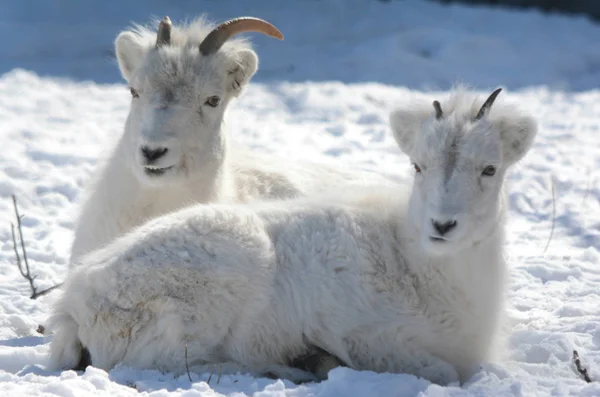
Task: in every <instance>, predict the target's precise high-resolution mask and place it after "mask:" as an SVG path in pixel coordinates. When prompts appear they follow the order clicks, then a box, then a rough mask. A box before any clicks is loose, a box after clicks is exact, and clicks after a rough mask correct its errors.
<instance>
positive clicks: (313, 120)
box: [0, 0, 600, 397]
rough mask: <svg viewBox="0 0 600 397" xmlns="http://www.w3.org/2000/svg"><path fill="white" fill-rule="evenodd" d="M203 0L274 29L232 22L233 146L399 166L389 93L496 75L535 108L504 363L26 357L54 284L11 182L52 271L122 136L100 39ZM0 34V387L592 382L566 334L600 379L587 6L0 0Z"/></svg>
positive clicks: (27, 391)
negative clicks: (246, 54) (250, 372)
mask: <svg viewBox="0 0 600 397" xmlns="http://www.w3.org/2000/svg"><path fill="white" fill-rule="evenodd" d="M539 3H543V4H546V5H548V4H550V3H552V2H551V1H549V0H548V1H539ZM543 4H542V5H543ZM571 4H575V3H574V2H571ZM202 13H206V14H207V16H208V17H209V18H210V19H212V20H214V21H215V22H220V21H223V20H225V19H229V18H233V17H236V16H241V15H252V16H256V17H260V18H263V19H266V20H268V21H270V22H272V23H274V24H275V25H276V26H278V27H279V28H280V29H281V30H282V32H283V33H284V35H285V41H283V42H278V41H276V40H272V39H269V38H265V37H261V36H259V35H257V34H252V35H249V37H251V40H252V41H253V42H254V44H255V50H256V51H257V53H258V55H259V57H260V62H261V63H260V69H259V71H258V73H257V75H256V76H255V78H254V79H253V80H252V82H251V83H250V85H249V87H248V89H247V91H246V93H245V94H244V95H243V96H242V98H240V99H239V100H238V101H236V102H234V103H233V104H232V106H231V107H230V110H229V114H228V121H229V126H230V131H231V138H232V141H233V142H234V143H235V144H239V145H245V146H251V147H253V148H255V149H256V150H263V151H266V152H270V153H278V154H280V155H283V156H287V157H289V158H309V159H312V160H318V161H323V162H329V163H334V164H337V165H340V166H342V167H343V166H347V167H364V168H368V169H372V170H381V171H384V172H386V173H387V174H394V175H395V176H397V178H398V179H408V178H409V177H410V175H411V168H410V164H409V161H408V159H407V158H406V157H405V156H402V155H400V153H399V150H398V148H397V146H396V144H395V143H394V141H393V139H392V138H391V135H390V133H389V127H388V121H387V118H388V114H389V112H390V110H392V109H393V108H394V107H395V106H397V105H398V104H399V103H403V102H406V101H410V100H412V99H414V98H416V97H425V98H427V99H428V100H433V99H442V100H443V99H444V98H445V97H446V96H447V94H448V90H450V89H451V87H452V86H453V85H455V84H457V83H465V84H468V85H469V86H471V87H473V89H475V90H477V91H478V92H480V93H481V95H482V96H483V95H488V94H489V93H490V92H491V90H492V89H494V88H497V87H498V86H502V87H505V88H506V90H505V92H503V93H502V94H501V97H500V98H499V100H509V101H513V102H518V103H519V104H520V106H522V107H523V108H524V109H525V110H527V111H529V112H531V113H532V114H534V115H535V116H536V117H537V118H538V120H539V122H540V132H539V135H538V138H537V141H536V144H535V146H534V148H533V150H532V151H531V153H530V154H529V155H528V156H527V157H526V158H525V160H524V161H523V162H521V163H520V164H519V165H518V166H517V167H515V169H514V171H513V172H512V173H511V175H510V178H509V182H510V187H511V190H510V214H509V225H508V227H509V233H508V246H507V256H508V258H509V263H510V266H511V269H510V275H511V280H510V281H511V284H510V289H509V294H508V309H509V315H510V318H511V321H510V324H509V335H508V339H507V348H506V351H505V356H506V357H504V360H503V361H501V362H496V363H485V365H484V366H483V369H482V371H481V372H480V373H478V374H477V375H476V376H475V377H474V378H473V379H472V380H471V381H470V382H468V383H467V384H466V385H463V386H462V387H459V386H458V385H452V386H450V387H445V388H442V387H439V386H436V385H432V384H430V383H428V382H426V381H424V380H420V379H417V378H415V377H412V376H408V375H390V374H373V373H368V372H356V371H352V370H349V369H344V368H340V369H336V370H334V371H332V372H331V374H330V379H329V380H328V381H326V382H322V383H320V384H309V385H302V386H295V385H292V384H290V383H289V382H281V381H274V380H268V379H253V378H250V377H247V376H243V375H238V376H225V377H223V379H222V380H221V382H220V383H219V384H215V383H214V382H213V383H212V384H210V385H208V384H207V383H206V381H207V379H208V375H209V374H192V378H193V382H189V380H188V379H187V376H183V377H176V376H174V375H172V374H168V373H167V374H163V373H159V372H157V371H136V370H132V369H130V368H125V367H119V368H116V369H114V370H112V371H110V373H108V374H107V373H106V372H104V371H101V370H97V369H93V368H90V369H88V370H87V371H86V373H85V374H76V373H75V372H73V371H66V372H63V373H51V372H47V371H46V370H44V367H43V365H44V360H45V355H46V353H47V350H48V339H44V338H43V337H42V336H41V335H39V334H37V333H36V328H37V326H38V324H43V323H45V321H46V319H47V316H48V313H49V308H50V307H51V305H52V303H53V302H54V300H55V299H56V297H57V296H58V294H59V293H60V292H59V291H56V292H53V293H52V294H50V295H47V296H45V297H42V298H40V299H38V300H30V299H29V286H28V284H27V282H26V280H24V279H23V278H22V277H21V276H20V275H19V273H18V271H17V268H16V265H15V260H14V252H13V246H12V242H11V239H10V228H9V223H10V222H11V221H13V220H14V215H13V209H12V202H11V200H10V195H11V194H16V195H17V196H18V198H19V203H20V206H21V211H22V212H23V213H24V214H25V215H26V217H25V218H24V230H23V232H24V234H25V238H26V240H27V241H26V242H27V246H28V253H29V258H30V263H31V265H32V268H33V273H34V274H36V275H37V279H36V283H37V285H38V286H39V287H40V288H45V287H49V286H51V285H53V284H55V283H58V282H61V281H62V280H63V279H64V277H65V275H66V270H67V260H68V255H69V247H70V243H71V239H72V229H73V220H74V215H75V210H76V208H77V203H78V200H79V198H80V195H81V192H82V189H83V187H84V186H85V184H86V183H87V182H88V181H89V179H90V176H91V174H92V173H93V171H94V170H95V169H96V167H97V165H98V163H99V161H100V160H101V159H102V158H103V157H105V156H106V155H107V154H108V153H109V151H110V145H111V142H114V141H115V139H116V138H118V137H119V136H120V134H121V133H122V128H123V123H124V120H125V117H126V116H127V112H128V107H129V103H130V100H131V99H130V98H131V97H130V94H129V92H128V90H127V87H126V85H125V83H124V81H123V80H122V79H121V77H120V74H119V71H118V68H117V65H116V61H115V60H114V56H113V40H114V38H115V37H116V36H117V34H118V33H119V31H121V30H123V29H125V28H126V27H128V26H130V25H131V23H133V22H136V23H142V24H145V23H147V22H148V21H149V20H150V18H151V17H162V16H164V15H169V16H170V17H171V18H172V20H173V21H174V22H175V23H177V22H179V21H182V20H186V19H188V20H189V19H192V18H194V17H196V16H198V15H199V14H202ZM0 37H1V38H2V39H1V40H0V148H1V149H2V151H1V152H0V395H1V396H42V395H43V396H50V395H59V396H86V395H111V396H121V395H123V396H129V395H136V394H138V393H141V394H144V395H153V396H154V395H155V396H166V395H169V396H187V397H190V396H214V395H231V396H241V395H254V396H257V397H258V396H262V397H270V396H300V397H302V396H324V397H330V396H331V397H333V396H360V397H371V396H373V397H375V396H432V397H439V396H469V397H474V396H478V397H481V396H490V397H491V396H549V395H552V396H568V395H573V396H588V397H592V396H594V397H597V396H600V384H599V383H598V382H595V383H590V384H587V383H585V382H584V381H583V380H582V379H581V377H580V376H579V374H578V373H577V372H576V371H575V369H574V366H573V363H572V361H571V357H572V351H573V349H577V350H578V351H579V353H580V355H581V357H582V360H583V362H584V365H586V366H587V367H589V370H590V375H591V376H592V378H593V379H600V287H599V286H600V150H599V149H600V147H599V139H598V137H599V136H600V135H599V134H600V91H599V88H600V25H599V24H598V23H597V22H594V21H593V20H592V19H590V18H589V17H587V16H584V15H577V14H569V15H561V14H557V13H550V14H549V13H545V12H543V11H541V9H535V8H527V9H522V8H503V7H491V6H485V5H481V4H479V5H477V6H470V5H465V4H458V3H451V4H441V3H439V2H430V1H424V0H421V1H418V0H405V1H401V0H390V1H377V0H305V1H291V0H286V1H284V0H252V1H250V0H240V1H233V0H205V1H199V0H178V1H176V0H169V1H158V0H145V1H117V0H114V1H84V0H70V1H69V0H22V1H21V0H0ZM553 224H555V227H554V230H553ZM551 236H552V239H550V237H551ZM546 245H548V249H547V250H546V249H545V247H546Z"/></svg>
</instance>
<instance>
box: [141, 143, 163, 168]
mask: <svg viewBox="0 0 600 397" xmlns="http://www.w3.org/2000/svg"><path fill="white" fill-rule="evenodd" d="M168 151H169V149H167V148H158V149H150V148H149V147H148V146H143V147H142V154H143V155H144V158H145V159H146V161H148V164H151V163H153V162H155V161H156V160H158V159H159V158H161V157H162V156H164V155H165V154H167V152H168Z"/></svg>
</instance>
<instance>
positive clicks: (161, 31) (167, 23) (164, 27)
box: [156, 17, 173, 48]
mask: <svg viewBox="0 0 600 397" xmlns="http://www.w3.org/2000/svg"><path fill="white" fill-rule="evenodd" d="M172 27H173V24H172V23H171V19H170V18H169V17H164V18H163V19H162V21H160V23H159V24H158V33H157V34H156V48H158V47H162V46H163V45H169V44H171V28H172Z"/></svg>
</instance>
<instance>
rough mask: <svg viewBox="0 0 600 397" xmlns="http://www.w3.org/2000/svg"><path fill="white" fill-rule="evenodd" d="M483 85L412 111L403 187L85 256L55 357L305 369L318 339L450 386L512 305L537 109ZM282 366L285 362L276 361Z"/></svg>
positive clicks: (279, 209) (204, 211) (159, 229)
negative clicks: (512, 186)
mask: <svg viewBox="0 0 600 397" xmlns="http://www.w3.org/2000/svg"><path fill="white" fill-rule="evenodd" d="M499 91H500V90H497V91H495V92H494V93H493V94H492V95H491V96H490V97H489V99H488V100H487V101H486V102H485V103H484V104H483V106H481V102H480V101H478V100H477V99H476V98H474V97H471V96H469V95H467V94H459V95H456V96H454V97H453V98H451V99H450V100H449V101H448V102H447V103H446V104H445V105H444V106H443V109H444V111H442V106H441V105H440V104H439V102H437V101H436V102H434V107H433V108H431V105H427V106H425V105H423V106H416V107H415V108H414V109H412V108H411V109H404V110H398V111H396V112H394V113H393V115H392V117H391V123H392V128H393V130H394V134H395V137H396V140H397V142H398V144H399V145H400V148H401V149H402V150H403V151H404V152H405V153H406V154H408V155H409V156H410V158H411V160H412V161H413V163H414V168H415V170H416V174H415V179H414V185H413V190H412V193H409V192H407V191H406V190H404V189H401V188H398V187H397V186H383V185H382V186H381V187H380V188H379V189H378V190H376V191H375V190H373V189H371V190H370V191H367V192H365V191H356V190H352V188H348V189H346V190H344V191H338V192H333V193H332V194H330V195H328V196H326V197H321V198H301V199H296V200H291V201H280V202H272V203H264V202H263V203H253V204H251V205H216V204H215V205H204V206H195V207H190V208H187V209H184V210H182V211H179V212H176V213H172V214H169V215H167V216H164V217H161V218H158V219H155V220H153V221H151V222H149V223H147V224H146V225H144V226H143V227H141V228H139V229H137V230H135V231H134V232H133V233H130V234H128V235H127V236H125V237H123V238H120V239H118V240H116V241H115V242H114V243H112V244H110V245H108V246H107V247H105V248H104V249H102V250H99V251H96V252H94V253H93V254H91V255H89V256H86V257H84V258H83V259H82V260H83V262H84V263H85V266H82V267H80V268H77V269H76V270H75V271H74V272H73V273H72V274H71V275H70V277H69V278H68V280H67V282H66V286H65V294H64V296H62V297H61V299H60V300H59V301H58V302H57V304H56V306H55V308H54V316H53V320H52V325H51V326H52V327H53V328H54V330H55V336H54V340H53V341H52V344H51V363H52V367H53V368H63V369H66V368H72V367H73V366H75V365H76V364H77V363H78V362H79V360H80V359H81V355H82V351H83V348H82V347H83V346H85V347H86V348H87V350H88V351H89V353H90V355H91V362H92V364H93V365H94V366H96V367H100V368H104V369H110V368H112V367H113V366H114V365H116V364H117V363H123V364H125V365H129V366H133V367H137V368H158V369H162V370H169V371H183V369H184V366H185V360H184V349H185V346H187V349H188V360H189V363H190V364H192V365H206V364H215V363H221V362H224V363H233V364H234V367H235V365H238V366H239V368H242V369H248V370H250V371H252V372H254V373H257V372H258V373H260V372H261V371H270V372H273V371H271V369H272V368H273V367H275V368H277V369H281V371H280V372H277V371H275V372H274V373H275V374H276V375H278V376H286V377H289V378H291V379H292V380H296V381H298V380H304V379H303V378H302V377H303V376H304V374H302V373H299V372H294V371H293V369H289V370H288V371H287V372H286V370H285V366H286V365H289V364H290V363H292V362H293V360H294V358H296V357H299V356H301V355H302V354H303V353H304V352H305V351H306V350H310V348H309V346H310V345H314V346H318V347H319V348H321V349H323V350H324V351H326V352H329V353H331V354H332V355H333V356H335V357H338V358H339V359H340V360H341V361H342V362H343V363H344V364H345V365H347V366H349V367H351V368H355V369H360V370H373V371H390V372H405V373H410V374H414V375H417V376H421V377H424V378H427V379H429V380H431V381H433V382H437V383H440V384H446V383H448V382H453V381H457V380H459V381H465V380H466V379H468V378H469V377H470V376H471V375H472V374H473V371H474V370H476V369H477V367H478V364H480V363H481V362H482V361H483V360H486V359H487V358H488V356H489V353H490V350H491V348H492V346H493V345H494V340H495V337H496V333H497V332H496V331H497V329H498V325H499V320H500V318H501V314H502V312H503V310H502V309H503V286H504V279H505V272H506V263H505V262H504V259H503V255H502V251H503V241H504V220H503V219H504V216H505V212H506V208H505V206H506V204H505V201H504V198H503V194H502V185H503V181H504V176H505V173H506V171H507V169H508V168H509V167H510V166H511V165H512V164H514V163H515V162H516V161H518V160H519V159H520V158H522V157H523V156H524V155H525V153H526V152H527V151H528V150H529V148H530V146H531V144H532V141H533V139H534V136H535V134H536V128H537V127H536V123H535V121H534V119H533V118H531V117H529V116H527V115H524V114H522V113H521V112H519V110H518V109H517V108H515V107H514V106H510V105H502V104H498V105H497V106H495V107H492V104H493V102H494V99H495V97H496V95H497V94H498V92H499ZM269 368H271V369H269Z"/></svg>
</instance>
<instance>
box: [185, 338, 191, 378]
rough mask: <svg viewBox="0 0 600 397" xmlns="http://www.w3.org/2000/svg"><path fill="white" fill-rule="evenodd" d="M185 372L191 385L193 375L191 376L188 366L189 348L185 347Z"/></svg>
mask: <svg viewBox="0 0 600 397" xmlns="http://www.w3.org/2000/svg"><path fill="white" fill-rule="evenodd" d="M185 371H186V372H187V376H188V379H189V380H190V383H191V382H192V375H190V366H189V365H188V348H187V345H185Z"/></svg>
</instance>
